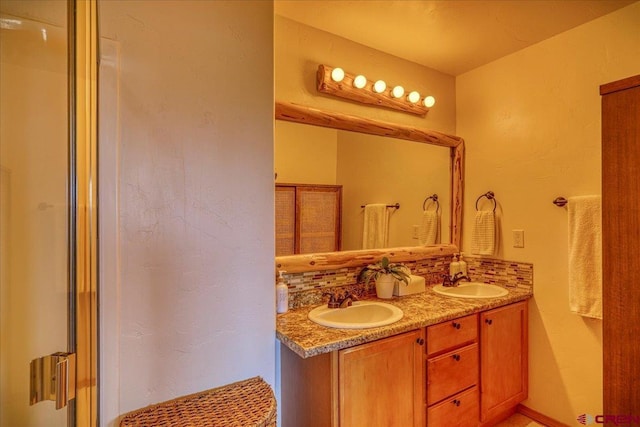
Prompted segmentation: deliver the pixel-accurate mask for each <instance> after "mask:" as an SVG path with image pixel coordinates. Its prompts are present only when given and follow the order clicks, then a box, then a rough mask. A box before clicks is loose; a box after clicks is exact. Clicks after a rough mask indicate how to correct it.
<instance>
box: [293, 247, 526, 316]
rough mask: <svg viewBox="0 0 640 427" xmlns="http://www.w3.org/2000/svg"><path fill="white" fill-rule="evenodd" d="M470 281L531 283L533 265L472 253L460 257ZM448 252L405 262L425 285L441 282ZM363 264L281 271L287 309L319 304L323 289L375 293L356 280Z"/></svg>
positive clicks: (524, 285) (509, 283)
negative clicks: (423, 280) (323, 268)
mask: <svg viewBox="0 0 640 427" xmlns="http://www.w3.org/2000/svg"><path fill="white" fill-rule="evenodd" d="M464 259H465V261H466V262H467V268H468V270H469V276H470V277H471V279H472V280H474V281H478V282H485V283H493V284H497V285H502V286H511V287H514V286H518V287H532V286H533V264H529V263H523V262H517V261H505V260H499V259H494V258H482V257H474V256H466V255H465V257H464ZM450 262H451V256H450V255H440V256H432V257H427V258H424V259H421V260H418V261H408V262H404V264H405V265H406V266H407V267H409V269H410V270H411V274H414V275H416V276H422V277H424V278H425V281H426V284H427V285H435V284H437V283H442V277H443V275H444V274H447V273H448V272H449V263H450ZM365 265H366V264H363V265H362V266H359V267H347V268H340V269H336V270H325V271H306V272H303V273H284V274H283V276H284V279H285V282H286V284H287V286H288V287H289V308H299V307H304V306H307V305H318V304H321V303H322V302H323V301H324V300H326V297H323V293H325V292H334V293H340V292H344V291H346V290H348V291H349V292H351V293H352V294H354V295H356V296H358V297H366V296H367V295H369V294H375V286H374V285H373V283H371V284H369V285H364V284H361V283H357V280H358V273H359V272H360V270H361V269H362V267H364V266H365Z"/></svg>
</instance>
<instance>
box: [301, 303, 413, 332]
mask: <svg viewBox="0 0 640 427" xmlns="http://www.w3.org/2000/svg"><path fill="white" fill-rule="evenodd" d="M402 316H403V313H402V310H400V309H399V308H398V307H396V306H395V305H391V304H387V303H384V302H378V301H355V302H354V303H353V305H352V306H351V307H347V308H328V307H327V306H326V304H325V305H321V306H319V307H316V308H314V309H313V310H311V311H310V312H309V319H310V320H311V321H313V322H315V323H318V324H320V325H322V326H328V327H330V328H342V329H364V328H376V327H378V326H385V325H390V324H392V323H394V322H397V321H398V320H400V319H402Z"/></svg>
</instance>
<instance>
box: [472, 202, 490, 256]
mask: <svg viewBox="0 0 640 427" xmlns="http://www.w3.org/2000/svg"><path fill="white" fill-rule="evenodd" d="M495 250H496V218H495V213H494V212H493V211H492V210H491V211H477V212H476V218H475V222H474V224H473V230H472V236H471V253H473V254H476V255H494V253H495Z"/></svg>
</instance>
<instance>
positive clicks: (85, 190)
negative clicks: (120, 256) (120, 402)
mask: <svg viewBox="0 0 640 427" xmlns="http://www.w3.org/2000/svg"><path fill="white" fill-rule="evenodd" d="M67 4H68V6H67V7H68V14H69V15H68V16H69V25H68V28H69V35H68V40H69V80H70V84H69V85H68V86H69V146H70V149H69V178H70V179H69V196H68V197H69V202H70V218H69V242H70V243H69V244H70V245H75V247H70V248H69V249H70V251H69V255H70V256H69V276H70V277H69V283H70V289H69V313H68V316H69V322H68V323H69V334H68V336H69V338H68V339H69V343H68V346H69V350H70V351H75V353H76V384H75V387H76V398H75V414H70V416H69V421H68V423H69V426H70V427H85V426H87V427H93V426H97V425H98V279H97V277H98V264H97V260H98V256H97V255H98V254H97V248H98V245H97V241H98V235H97V233H98V205H97V202H98V180H97V178H98V171H97V146H98V145H97V129H98V123H97V117H98V102H97V84H98V83H97V82H98V47H97V46H98V45H97V40H98V29H97V26H98V17H97V0H67ZM74 415H75V416H74ZM74 418H75V419H74Z"/></svg>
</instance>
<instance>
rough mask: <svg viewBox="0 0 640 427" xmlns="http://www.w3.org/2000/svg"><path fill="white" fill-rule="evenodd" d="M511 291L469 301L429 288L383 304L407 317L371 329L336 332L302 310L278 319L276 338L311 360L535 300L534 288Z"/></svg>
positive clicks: (337, 330) (307, 308) (292, 311)
mask: <svg viewBox="0 0 640 427" xmlns="http://www.w3.org/2000/svg"><path fill="white" fill-rule="evenodd" d="M507 289H508V291H509V294H508V295H506V296H504V297H500V298H487V299H479V298H468V299H467V298H454V297H447V296H443V295H439V294H436V293H435V292H434V291H433V290H432V289H431V287H429V286H427V290H426V291H425V292H422V293H419V294H413V295H407V296H402V297H393V298H392V299H384V300H379V301H383V302H386V303H390V304H393V305H395V306H397V307H399V308H400V309H401V310H402V311H403V313H404V316H403V317H402V319H400V320H399V321H397V322H396V323H392V324H391V325H387V326H381V327H379V328H368V329H336V328H328V327H325V326H321V325H318V324H317V323H314V322H312V321H311V320H309V318H308V317H307V315H308V314H309V312H310V311H311V310H312V309H313V308H315V307H316V306H309V307H302V308H298V309H294V310H289V311H288V312H287V313H283V314H278V315H277V317H276V337H277V338H278V339H279V340H280V341H281V342H282V343H283V344H284V345H286V346H287V347H289V348H290V349H291V350H292V351H293V352H295V353H296V354H298V356H300V357H302V358H307V357H312V356H316V355H318V354H323V353H328V352H331V351H334V350H340V349H343V348H348V347H352V346H354V345H358V344H363V343H367V342H371V341H375V340H378V339H381V338H386V337H390V336H393V335H397V334H400V333H403V332H407V331H412V330H414V329H418V328H422V327H425V326H429V325H434V324H436V323H440V322H444V321H446V320H451V319H455V318H458V317H462V316H465V315H467V314H473V313H478V312H480V311H485V310H489V309H491V308H495V307H500V306H503V305H507V304H511V303H514V302H517V301H523V300H526V299H529V298H531V297H532V296H533V290H532V289H531V288H513V287H509V288H507ZM374 300H377V299H375V298H374Z"/></svg>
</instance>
